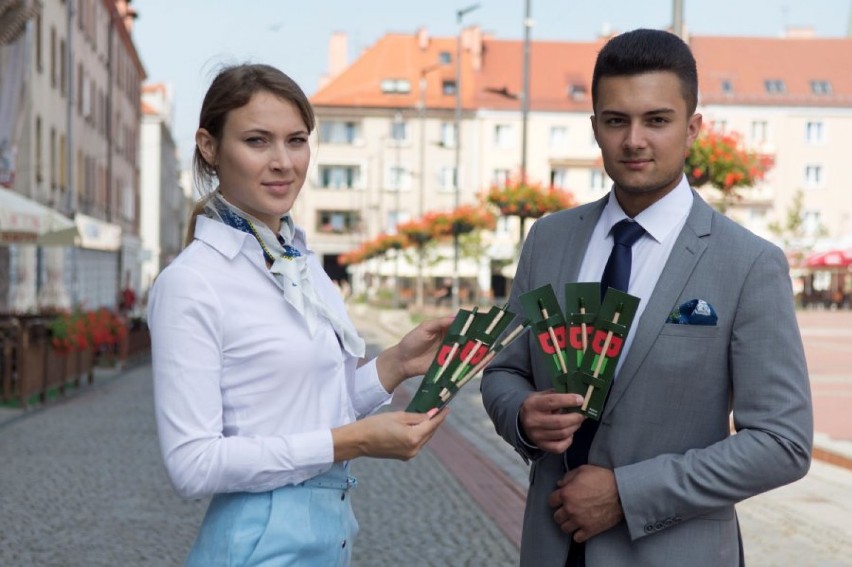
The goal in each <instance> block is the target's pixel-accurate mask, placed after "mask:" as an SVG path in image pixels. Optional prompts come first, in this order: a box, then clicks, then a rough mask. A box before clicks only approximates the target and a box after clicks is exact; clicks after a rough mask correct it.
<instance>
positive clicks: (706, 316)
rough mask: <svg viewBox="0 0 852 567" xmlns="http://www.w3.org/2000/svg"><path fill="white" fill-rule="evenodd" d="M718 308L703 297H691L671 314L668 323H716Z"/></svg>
mask: <svg viewBox="0 0 852 567" xmlns="http://www.w3.org/2000/svg"><path fill="white" fill-rule="evenodd" d="M716 320H717V317H716V310H715V309H713V306H712V305H710V304H709V303H707V302H706V301H704V300H703V299H690V300H689V301H687V302H686V303H683V304H682V305H681V306H680V307H678V308H677V309H675V310H674V311H672V312H671V314H670V315H669V318H668V319H667V320H666V323H673V324H675V325H715V324H716Z"/></svg>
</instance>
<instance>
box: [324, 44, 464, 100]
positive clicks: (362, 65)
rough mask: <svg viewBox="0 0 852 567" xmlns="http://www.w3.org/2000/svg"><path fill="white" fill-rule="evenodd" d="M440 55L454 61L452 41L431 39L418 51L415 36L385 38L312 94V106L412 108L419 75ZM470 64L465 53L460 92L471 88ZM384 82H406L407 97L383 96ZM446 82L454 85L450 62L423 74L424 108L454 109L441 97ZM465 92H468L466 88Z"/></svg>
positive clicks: (452, 67)
mask: <svg viewBox="0 0 852 567" xmlns="http://www.w3.org/2000/svg"><path fill="white" fill-rule="evenodd" d="M442 51H445V52H449V53H450V55H451V57H452V59H453V60H455V56H456V40H455V38H431V39H430V41H429V45H428V46H427V47H426V49H420V47H419V46H418V44H417V37H416V36H414V35H402V34H388V35H386V36H384V37H382V38H381V39H380V40H379V41H378V42H376V44H375V45H373V46H372V47H370V48H369V49H367V51H365V52H364V54H363V55H362V56H361V57H360V58H359V59H357V60H356V61H355V62H354V63H352V64H351V65H350V66H349V67H347V68H346V69H345V70H344V71H343V72H342V73H341V74H340V75H338V76H337V77H335V78H333V79H332V80H331V81H330V82H329V84H328V85H326V86H325V87H324V88H322V89H320V90H319V91H318V92H317V93H316V94H314V96H313V97H311V102H312V103H313V104H314V105H315V106H364V107H385V108H397V107H414V106H416V105H417V103H418V101H419V96H420V94H419V81H420V71H421V70H422V69H428V68H431V67H433V66H434V65H436V64H437V63H438V57H439V54H440V53H441V52H442ZM469 60H470V54H468V53H465V54H464V55H463V57H462V61H463V62H464V63H465V65H464V66H463V67H462V69H463V72H464V75H463V76H462V87H463V88H464V87H465V83H467V84H468V85H470V64H469ZM437 77H440V79H441V80H438V78H437ZM384 79H405V80H407V81H408V84H409V86H410V91H409V92H408V93H406V94H401V93H384V92H382V88H381V83H382V80H384ZM445 80H446V81H455V66H454V65H453V63H452V62H451V63H450V64H448V65H445V66H443V67H439V68H437V69H435V70H434V71H430V72H428V73H427V74H426V106H427V107H429V108H455V96H453V95H443V94H442V93H441V89H442V82H443V81H445ZM471 90H472V89H471ZM465 91H466V92H467V91H468V89H467V88H465ZM465 94H466V93H465Z"/></svg>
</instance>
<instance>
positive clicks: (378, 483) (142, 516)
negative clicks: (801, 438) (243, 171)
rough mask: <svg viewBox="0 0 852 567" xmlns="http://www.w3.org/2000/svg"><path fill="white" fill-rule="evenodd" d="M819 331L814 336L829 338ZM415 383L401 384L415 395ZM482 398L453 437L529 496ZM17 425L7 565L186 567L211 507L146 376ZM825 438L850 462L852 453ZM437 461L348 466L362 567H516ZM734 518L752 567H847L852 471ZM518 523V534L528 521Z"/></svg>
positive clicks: (384, 334) (367, 316) (375, 325)
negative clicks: (177, 449)
mask: <svg viewBox="0 0 852 567" xmlns="http://www.w3.org/2000/svg"><path fill="white" fill-rule="evenodd" d="M353 311H354V312H355V320H356V323H357V324H358V325H359V327H360V328H361V329H362V332H363V333H364V334H365V336H366V338H367V339H368V342H370V343H372V344H373V345H382V344H390V342H392V341H393V340H394V339H395V337H396V336H398V334H399V333H400V332H401V331H402V330H403V329H405V328H407V327H409V326H410V325H409V324H408V323H407V322H405V320H404V319H403V318H402V317H401V316H400V314H398V313H396V314H395V313H394V312H384V313H381V314H377V313H375V312H365V311H360V312H359V310H358V309H354V310H353ZM820 325H822V326H819V327H816V328H819V329H821V328H828V327H826V326H825V325H824V324H823V323H820ZM829 326H830V325H829ZM810 333H811V334H816V335H819V334H820V332H819V331H817V330H814V331H811V332H810ZM805 334H806V342H807V333H805ZM835 350H837V349H835ZM809 360H810V359H809ZM823 364H826V362H825V361H824V360H821V361H820V362H819V364H816V367H815V368H812V370H813V369H818V373H819V375H829V374H830V373H833V372H835V370H834V369H829V368H826V369H824V370H823V369H822V367H821V365H823ZM811 366H812V367H814V366H815V365H814V364H811ZM848 368H849V367H846V370H845V374H844V375H846V376H848V375H849V374H850V373H849V371H848ZM831 375H833V374H831ZM414 382H415V381H410V382H409V383H408V384H407V385H406V388H407V390H408V391H409V392H410V391H411V390H412V389H413V388H414V387H416V384H415V383H414ZM477 386H478V385H477V383H476V382H473V383H471V384H469V385H468V386H467V387H466V388H465V389H464V390H462V392H461V393H460V394H459V396H458V397H457V398H456V399H455V400H454V401H453V404H452V406H451V413H450V416H449V419H448V423H447V424H446V425H445V426H444V428H447V427H450V428H452V429H453V430H454V431H457V432H458V433H459V434H460V435H461V436H462V437H463V438H464V439H465V440H466V441H467V442H468V443H469V444H470V446H471V447H472V448H473V449H472V451H475V452H478V453H480V454H481V455H484V456H485V457H484V460H482V461H479V462H481V463H482V464H481V465H480V466H481V467H494V468H496V469H499V470H500V471H502V472H503V473H505V475H506V476H507V477H509V478H510V479H511V481H512V482H514V483H516V484H517V487H518V489H519V490H520V491H524V490H525V489H526V483H527V467H526V466H525V465H524V464H523V462H522V461H521V460H520V458H519V457H518V456H517V455H516V454H515V453H514V452H513V451H512V450H511V449H510V448H509V447H508V445H506V444H505V443H504V442H503V441H502V440H501V439H499V438H498V437H497V435H496V434H495V433H494V430H493V427H492V426H491V423H490V421H489V420H488V418H487V416H486V415H485V412H484V410H483V409H482V404H481V401H480V398H479V394H478V387H477ZM10 415H11V414H9V413H6V414H5V415H0V565H2V566H4V567H5V566H11V567H18V566H21V567H29V566H62V567H76V566H81V567H82V566H87V567H88V566H100V565H103V566H114V565H156V566H160V565H163V566H170V565H180V564H181V563H182V561H183V558H184V557H185V554H186V552H187V550H188V549H189V547H190V545H191V543H192V539H193V537H194V535H195V531H196V529H197V527H198V525H199V524H200V522H201V518H202V516H203V514H204V510H205V509H206V501H205V500H199V501H191V502H186V501H182V500H180V499H179V498H178V497H177V496H176V495H175V494H174V493H173V492H172V489H171V486H170V485H169V482H168V480H167V478H166V475H165V471H164V470H163V466H162V463H161V460H160V456H159V450H158V447H157V441H156V431H155V427H154V422H153V411H152V401H151V376H150V367H149V366H147V365H141V366H138V367H136V368H134V369H130V370H128V371H125V372H123V373H120V374H118V373H113V374H111V375H110V374H104V373H100V374H99V377H98V380H97V381H96V384H95V386H93V387H88V388H83V389H82V390H81V391H79V392H77V393H74V394H72V395H71V396H69V397H68V399H66V400H63V401H61V402H58V403H54V404H51V405H49V406H47V407H46V408H45V409H40V410H34V411H30V412H27V413H25V414H23V415H19V416H17V417H15V416H11V418H10ZM820 439H821V443H822V444H823V445H825V446H831V447H832V448H833V449H837V450H840V451H843V450H848V443H842V442H841V443H840V444H837V443H836V441H835V440H832V439H825V438H823V437H822V436H820ZM435 441H437V437H436V440H435ZM832 444H833V445H832ZM437 450H438V444H437V443H435V450H434V451H433V450H432V449H430V448H428V447H427V449H426V450H424V451H423V452H422V453H421V454H420V455H419V456H418V457H416V458H415V459H413V460H412V461H410V462H407V463H401V462H395V461H380V460H373V459H360V460H358V461H356V463H355V464H354V465H353V471H354V472H355V474H356V475H357V476H358V479H359V484H358V486H357V488H356V489H355V491H354V493H353V502H354V506H355V511H356V515H357V516H358V519H359V522H360V524H361V533H360V535H359V537H358V540H357V542H356V544H355V547H354V564H355V565H356V567H373V566H376V567H384V566H388V567H390V566H397V565H406V566H415V567H416V566H432V565H435V566H444V565H450V566H456V565H458V566H463V565H469V566H480V565H482V566H485V565H489V566H491V565H506V566H510V565H516V564H517V561H518V550H517V548H516V547H515V544H514V543H513V539H512V537H511V536H509V535H507V534H506V533H505V530H504V529H503V528H501V527H500V526H498V525H497V523H496V522H495V521H494V520H493V518H492V517H493V516H495V514H494V513H493V511H494V509H495V508H494V507H495V506H497V507H499V506H501V505H502V504H503V502H494V503H490V505H483V503H482V501H481V500H476V499H475V498H472V497H471V494H470V493H469V492H470V491H469V490H466V489H465V488H463V486H470V484H465V483H464V482H460V481H461V480H465V479H462V478H461V476H468V475H471V476H474V477H476V476H477V474H478V473H479V472H481V470H480V471H478V470H477V468H476V467H471V468H470V469H469V470H466V471H463V474H462V475H461V476H460V475H459V472H458V470H456V471H455V472H450V470H449V469H448V468H447V467H446V466H445V465H444V462H445V461H442V460H441V459H439V458H438V455H437V454H436V452H435V451H437ZM467 480H468V481H469V480H470V479H469V478H468V479H467ZM475 481H476V478H474V482H475ZM486 504H489V503H487V502H486ZM738 510H739V515H740V520H741V523H742V528H743V535H744V539H745V543H746V559H747V564H748V565H749V566H750V567H753V566H758V567H760V566H776V565H803V566H808V565H819V566H843V565H852V528H850V524H852V522H850V520H852V472H850V471H849V470H848V469H845V468H841V467H837V466H833V465H829V464H826V463H823V462H819V461H815V462H814V464H813V467H812V468H811V471H810V473H809V474H808V475H807V477H805V478H804V479H803V480H801V481H799V482H797V483H794V484H792V485H789V486H786V487H783V488H781V489H778V490H775V491H772V492H770V493H767V494H763V495H760V496H757V497H755V498H752V499H750V500H748V501H746V502H743V503H741V504H740V505H739V506H738ZM512 513H515V514H517V515H518V518H516V519H517V520H518V521H519V520H520V517H519V515H520V512H515V511H514V510H513V512H512Z"/></svg>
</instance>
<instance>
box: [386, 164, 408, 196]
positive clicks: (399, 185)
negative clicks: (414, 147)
mask: <svg viewBox="0 0 852 567" xmlns="http://www.w3.org/2000/svg"><path fill="white" fill-rule="evenodd" d="M385 187H386V188H387V189H388V190H389V191H407V190H409V189H411V172H410V171H408V169H406V168H405V167H403V166H401V165H391V166H389V167H388V168H387V170H386V172H385Z"/></svg>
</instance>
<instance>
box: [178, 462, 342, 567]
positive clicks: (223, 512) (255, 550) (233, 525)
mask: <svg viewBox="0 0 852 567" xmlns="http://www.w3.org/2000/svg"><path fill="white" fill-rule="evenodd" d="M354 485H355V479H354V478H353V477H351V476H349V467H348V466H344V465H342V464H335V465H334V466H332V468H331V470H329V471H328V472H326V473H323V474H321V475H319V476H316V477H314V478H311V479H308V480H306V481H305V482H303V483H301V484H297V485H290V486H282V487H281V488H277V489H275V490H273V491H271V492H259V493H251V492H236V493H229V494H217V495H216V496H214V497H213V499H212V500H211V502H210V507H209V508H208V509H207V514H206V515H205V516H204V522H203V523H202V524H201V529H200V530H199V533H198V537H197V538H196V540H195V545H193V547H192V550H191V551H190V553H189V557H188V558H187V560H186V565H187V566H188V567H218V566H220V565H221V566H223V567H224V566H227V567H236V566H238V565H239V566H248V565H267V566H275V567H278V566H286V565H300V566H302V565H323V566H326V565H328V566H339V567H345V566H346V565H349V563H350V561H351V558H352V544H353V543H354V540H355V536H356V535H357V534H358V522H357V520H355V515H354V514H353V513H352V505H351V503H350V501H349V500H350V498H349V494H348V492H349V489H350V488H351V487H353V486H354Z"/></svg>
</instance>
